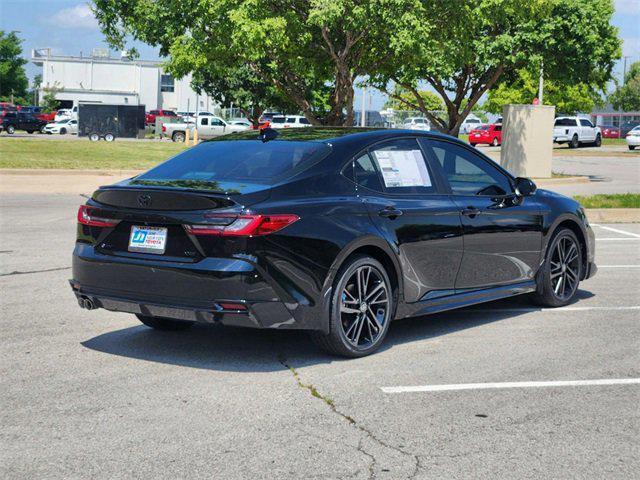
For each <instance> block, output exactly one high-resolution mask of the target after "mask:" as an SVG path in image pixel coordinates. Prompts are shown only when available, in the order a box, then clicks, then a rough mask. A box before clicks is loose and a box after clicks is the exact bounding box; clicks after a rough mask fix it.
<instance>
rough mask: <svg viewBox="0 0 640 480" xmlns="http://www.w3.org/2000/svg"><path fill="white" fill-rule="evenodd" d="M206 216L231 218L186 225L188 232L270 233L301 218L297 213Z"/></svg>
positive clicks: (231, 235)
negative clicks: (217, 222) (213, 222)
mask: <svg viewBox="0 0 640 480" xmlns="http://www.w3.org/2000/svg"><path fill="white" fill-rule="evenodd" d="M205 218H209V219H219V220H230V221H229V222H228V223H226V224H224V225H222V224H200V225H185V226H184V228H185V230H186V231H187V232H188V233H191V234H193V235H220V236H225V237H226V236H229V237H246V236H256V235H268V234H270V233H273V232H277V231H278V230H282V229H283V228H284V227H286V226H287V225H291V224H292V223H293V222H295V221H296V220H299V217H298V216H297V215H289V214H277V215H205Z"/></svg>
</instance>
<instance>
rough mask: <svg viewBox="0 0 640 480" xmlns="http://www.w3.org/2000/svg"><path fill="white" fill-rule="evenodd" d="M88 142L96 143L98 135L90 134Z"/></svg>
mask: <svg viewBox="0 0 640 480" xmlns="http://www.w3.org/2000/svg"><path fill="white" fill-rule="evenodd" d="M89 140H90V141H92V142H97V141H98V140H100V135H98V134H97V133H90V134H89Z"/></svg>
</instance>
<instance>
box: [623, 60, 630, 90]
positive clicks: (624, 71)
mask: <svg viewBox="0 0 640 480" xmlns="http://www.w3.org/2000/svg"><path fill="white" fill-rule="evenodd" d="M622 58H624V68H623V70H622V85H624V84H625V82H626V78H627V58H631V57H630V56H629V55H625V56H624V57H622Z"/></svg>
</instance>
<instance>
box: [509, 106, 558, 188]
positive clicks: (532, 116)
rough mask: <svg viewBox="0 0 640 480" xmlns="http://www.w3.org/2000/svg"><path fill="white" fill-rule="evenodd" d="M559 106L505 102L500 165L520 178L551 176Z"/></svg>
mask: <svg viewBox="0 0 640 480" xmlns="http://www.w3.org/2000/svg"><path fill="white" fill-rule="evenodd" d="M555 112H556V107H553V106H550V105H505V106H504V107H503V109H502V148H501V151H500V165H502V166H503V167H504V168H506V169H507V170H509V171H510V172H511V173H512V174H513V175H516V176H518V177H530V178H550V177H551V159H552V156H553V123H554V118H555Z"/></svg>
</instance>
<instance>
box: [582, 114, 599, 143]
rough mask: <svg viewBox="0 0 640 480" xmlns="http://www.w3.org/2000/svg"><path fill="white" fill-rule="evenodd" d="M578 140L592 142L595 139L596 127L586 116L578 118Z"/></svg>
mask: <svg viewBox="0 0 640 480" xmlns="http://www.w3.org/2000/svg"><path fill="white" fill-rule="evenodd" d="M580 134H581V135H580V141H582V142H593V141H595V139H596V129H595V128H594V126H593V124H592V123H591V122H590V121H589V120H587V119H586V118H581V119H580Z"/></svg>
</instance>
